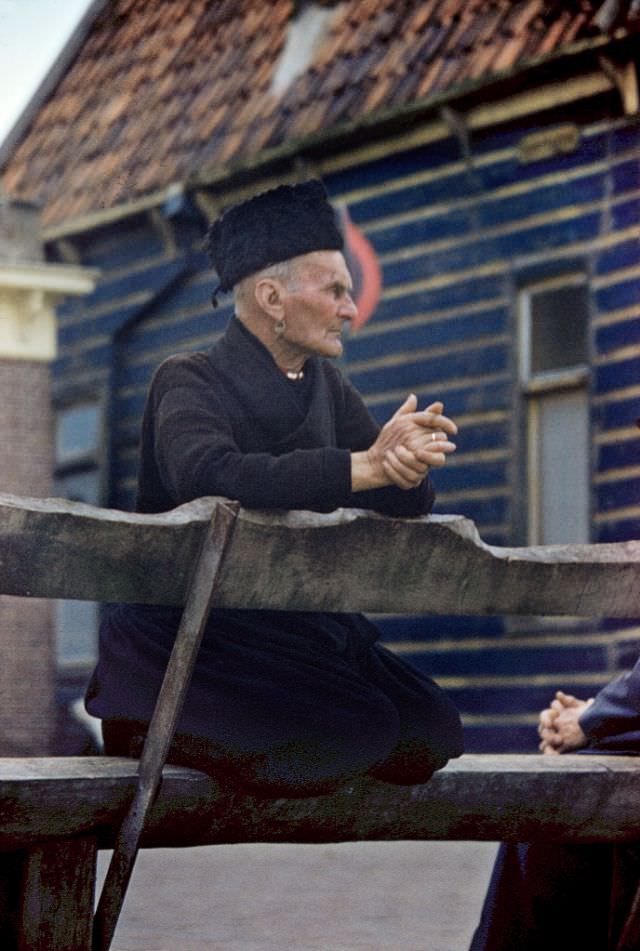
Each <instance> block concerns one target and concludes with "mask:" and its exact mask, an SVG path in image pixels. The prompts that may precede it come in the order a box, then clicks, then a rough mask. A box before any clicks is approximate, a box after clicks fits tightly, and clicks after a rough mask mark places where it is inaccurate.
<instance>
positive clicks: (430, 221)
mask: <svg viewBox="0 0 640 951" xmlns="http://www.w3.org/2000/svg"><path fill="white" fill-rule="evenodd" d="M418 214H419V212H418ZM472 221H473V210H472V209H471V208H452V209H450V210H449V211H447V212H446V213H444V214H435V215H434V214H431V213H430V212H429V210H428V209H425V211H424V214H423V215H422V216H421V217H418V218H415V219H414V220H413V221H405V222H402V223H401V224H396V225H390V226H389V227H388V228H380V229H379V230H378V229H376V230H375V231H371V232H369V233H368V232H366V229H365V234H366V236H367V238H368V239H369V241H370V242H371V244H372V245H373V247H374V249H375V251H376V252H377V253H378V254H386V253H388V252H390V251H397V250H400V249H402V248H410V247H411V246H412V245H416V244H425V243H427V242H434V241H442V240H443V239H445V238H454V237H455V238H458V239H462V238H464V237H465V235H467V234H468V233H469V232H470V230H471V228H472Z"/></svg>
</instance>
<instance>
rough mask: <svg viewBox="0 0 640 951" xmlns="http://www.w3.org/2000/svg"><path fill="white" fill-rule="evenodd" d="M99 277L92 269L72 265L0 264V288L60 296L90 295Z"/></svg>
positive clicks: (97, 271) (98, 273) (37, 263)
mask: <svg viewBox="0 0 640 951" xmlns="http://www.w3.org/2000/svg"><path fill="white" fill-rule="evenodd" d="M99 276H100V271H99V270H97V269H96V268H84V267H76V266H74V265H72V264H47V263H44V262H42V263H41V262H33V263H11V264H4V263H2V262H0V288H11V289H12V290H26V291H34V290H39V291H45V292H46V293H49V294H61V295H66V294H73V295H80V294H90V293H91V291H93V290H94V288H95V286H96V281H97V280H98V277H99Z"/></svg>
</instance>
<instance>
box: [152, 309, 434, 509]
mask: <svg viewBox="0 0 640 951" xmlns="http://www.w3.org/2000/svg"><path fill="white" fill-rule="evenodd" d="M378 431H379V427H378V425H377V424H376V422H375V420H374V419H373V417H372V416H371V414H370V413H369V411H368V410H367V408H366V406H365V405H364V403H363V401H362V399H361V397H360V395H359V394H358V393H357V391H356V390H355V389H354V388H353V387H352V386H351V384H350V383H348V382H347V381H346V380H345V379H344V378H343V376H342V375H341V374H340V372H339V371H338V370H337V368H336V367H334V366H333V365H332V364H331V363H330V362H328V361H327V360H322V359H319V358H317V357H312V358H311V359H309V360H307V362H306V364H305V377H304V380H303V381H299V382H291V381H289V380H287V378H286V377H285V376H284V374H283V373H282V372H281V371H280V370H279V369H278V367H277V366H276V364H275V362H274V361H273V358H272V357H271V355H270V354H269V352H268V351H267V349H266V348H265V347H264V346H263V345H262V344H261V343H260V341H259V340H257V338H256V337H254V336H253V334H251V333H250V332H249V331H248V330H247V329H246V328H245V327H244V325H243V324H241V323H240V321H238V320H236V319H233V320H232V321H231V322H230V324H229V327H228V328H227V331H226V333H225V334H224V335H223V336H222V338H221V339H220V340H219V341H218V342H217V343H215V344H214V345H213V346H212V347H211V348H210V350H209V351H208V352H199V353H191V354H184V355H179V356H175V357H171V358H169V359H168V360H166V361H165V362H164V363H163V364H162V366H161V367H160V368H159V370H158V371H157V373H156V375H155V377H154V379H153V382H152V385H151V390H150V393H149V398H148V401H147V406H146V409H145V414H144V419H143V427H142V445H141V459H140V473H139V486H138V503H137V508H138V510H139V511H141V512H162V511H167V510H168V509H171V508H174V507H175V506H176V505H181V504H182V503H184V502H188V501H190V500H191V499H195V498H199V497H201V496H208V495H218V496H225V497H227V498H231V499H237V500H238V501H239V502H240V503H241V504H242V505H243V506H245V507H246V508H280V509H309V510H312V511H317V512H330V511H333V510H334V509H336V508H339V507H341V506H354V507H357V508H370V509H374V510H376V511H379V512H382V513H385V514H389V515H398V516H412V515H422V514H425V513H428V512H429V511H430V509H431V507H432V505H433V499H434V493H433V489H432V486H431V483H430V481H429V479H427V480H425V482H424V483H423V484H422V485H421V486H420V487H418V488H417V489H413V490H409V491H404V490H402V489H398V488H396V487H395V486H390V487H387V488H383V489H373V490H369V491H365V492H358V493H352V491H351V460H350V452H352V451H353V452H358V451H361V450H364V449H368V448H369V446H370V445H371V444H372V443H373V442H374V440H375V438H376V436H377V433H378Z"/></svg>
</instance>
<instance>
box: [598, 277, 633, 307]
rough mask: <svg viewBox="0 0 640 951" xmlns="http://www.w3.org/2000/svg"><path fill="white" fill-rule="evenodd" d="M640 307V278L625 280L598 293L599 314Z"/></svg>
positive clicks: (602, 288) (603, 288)
mask: <svg viewBox="0 0 640 951" xmlns="http://www.w3.org/2000/svg"><path fill="white" fill-rule="evenodd" d="M638 305H640V278H631V279H629V280H623V281H620V283H618V284H611V285H609V287H601V288H600V289H599V290H598V291H596V306H597V308H598V311H599V313H608V312H609V311H611V310H621V309H622V308H626V307H633V306H638Z"/></svg>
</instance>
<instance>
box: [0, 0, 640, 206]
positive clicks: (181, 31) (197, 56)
mask: <svg viewBox="0 0 640 951" xmlns="http://www.w3.org/2000/svg"><path fill="white" fill-rule="evenodd" d="M323 5H324V6H329V7H333V8H334V9H333V11H332V17H331V19H330V25H329V30H328V33H327V35H326V37H325V38H324V40H323V42H322V43H321V44H320V47H319V48H318V50H317V52H316V55H315V58H314V60H313V62H312V63H311V65H309V66H308V68H307V69H306V71H304V72H303V73H302V74H301V75H299V76H298V77H297V78H296V79H295V80H293V81H292V83H291V85H290V86H289V87H288V88H287V89H286V91H285V92H284V93H283V94H281V95H280V96H279V97H277V96H275V95H274V94H273V93H272V92H271V88H270V87H271V82H272V78H273V73H274V70H275V66H276V63H277V61H278V58H279V56H280V54H281V51H282V49H283V45H284V43H285V39H286V34H287V29H288V26H289V22H290V20H291V18H292V16H293V15H294V6H295V5H294V3H293V2H292V0H270V2H265V0H216V2H211V0H111V2H110V3H107V4H106V6H105V8H104V9H103V10H102V12H101V13H100V14H99V15H98V16H97V18H96V20H95V21H94V23H93V26H92V28H91V30H90V32H89V34H88V36H87V38H86V40H85V42H84V43H83V45H82V47H81V48H80V50H79V52H78V53H77V55H76V56H75V58H74V59H73V61H72V62H71V64H70V66H69V67H68V69H67V71H66V73H65V74H64V76H63V78H62V79H61V81H60V82H59V83H58V85H57V87H56V88H55V90H54V91H53V92H52V94H51V95H50V96H49V98H48V100H47V101H46V102H45V103H44V105H42V106H41V107H40V108H39V110H38V111H37V112H36V114H35V116H34V118H33V120H32V122H31V125H30V126H29V128H28V130H27V131H26V134H25V136H24V137H23V139H22V141H21V142H20V143H19V145H18V146H17V147H16V148H15V149H14V151H13V155H12V156H11V158H10V160H9V161H8V162H7V163H6V165H5V169H4V175H3V185H4V187H5V189H6V190H7V192H9V193H10V194H12V195H16V196H19V197H23V198H27V199H29V200H37V201H39V202H41V204H42V206H43V222H44V223H45V224H46V225H51V224H54V223H59V222H61V221H64V220H68V219H73V218H77V217H79V216H82V215H84V214H87V213H90V212H92V211H97V210H99V209H100V208H110V207H112V206H114V205H118V204H122V203H126V202H130V201H132V200H135V199H137V198H140V197H142V196H144V195H145V194H148V193H150V192H153V191H156V190H158V189H161V188H164V187H166V186H168V185H169V184H170V183H172V182H182V181H186V180H188V179H189V178H191V177H193V176H194V175H195V174H197V173H201V172H203V171H205V170H207V169H213V168H220V167H224V166H225V165H227V164H228V163H241V162H244V161H246V160H248V159H251V158H252V157H255V156H256V155H257V154H259V153H260V152H261V151H262V150H264V149H270V148H273V147H277V146H279V145H280V144H282V143H283V142H285V141H286V140H302V139H304V138H305V137H307V136H309V135H314V134H315V135H317V134H318V132H319V131H321V130H326V129H328V128H331V127H335V126H336V125H338V124H342V123H345V124H348V123H352V122H354V121H356V120H360V119H362V118H363V117H371V116H375V114H376V113H378V112H382V111H384V112H385V113H386V112H388V110H390V109H394V108H401V107H403V106H406V105H408V104H411V103H414V102H418V101H421V100H427V101H428V99H429V98H430V97H433V96H434V95H437V94H440V93H442V92H443V91H446V90H451V89H456V88H458V87H464V86H466V85H467V84H469V83H472V82H475V83H478V82H482V81H485V80H489V79H492V78H493V77H495V76H496V75H499V74H501V73H504V72H507V73H508V72H510V71H512V70H514V69H516V68H518V67H521V66H524V65H526V64H527V63H529V62H531V61H533V60H536V59H539V58H540V57H543V58H544V57H547V56H550V55H552V54H556V53H558V52H559V51H562V50H564V49H566V48H568V47H570V46H571V45H572V44H575V43H577V42H579V41H581V40H584V39H587V38H589V37H592V36H594V34H597V32H598V27H597V26H596V25H595V24H594V15H595V14H597V13H598V11H600V12H602V8H603V3H602V0H343V2H341V3H331V2H330V0H324V3H323ZM605 6H607V7H608V9H609V11H611V10H613V11H614V15H616V16H617V20H616V21H615V22H613V23H611V22H610V23H607V24H606V26H611V28H618V27H622V28H623V29H634V28H636V27H638V26H639V25H640V3H638V0H631V2H629V0H627V2H626V3H625V2H624V0H620V2H617V3H616V2H615V0H608V3H607V4H605Z"/></svg>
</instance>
